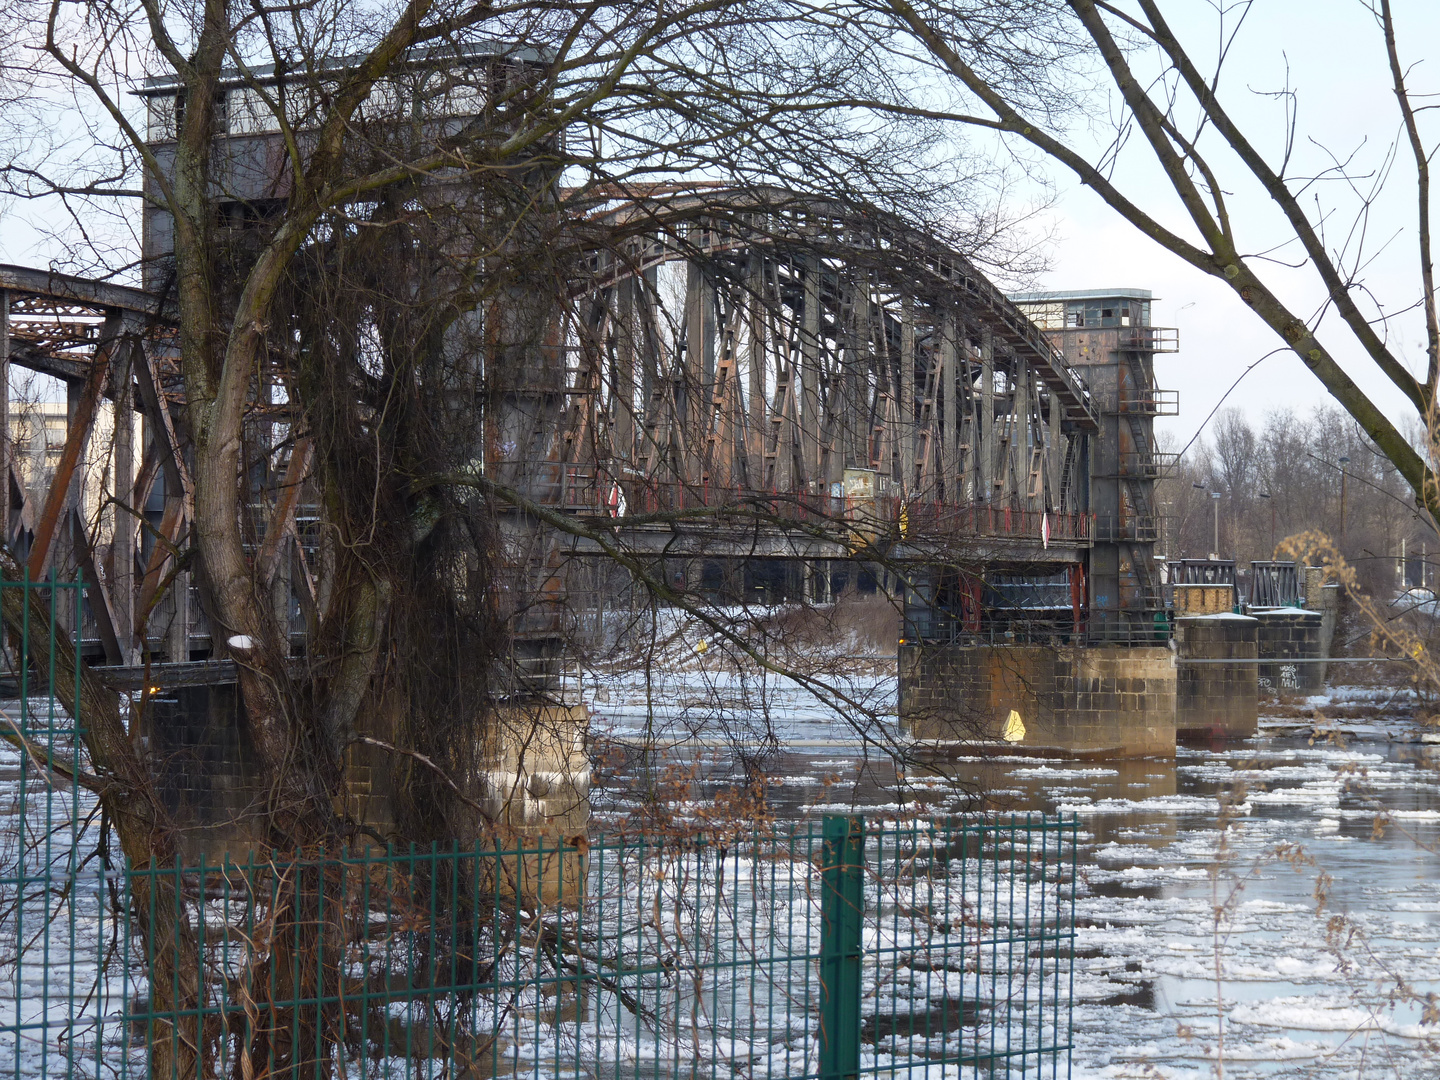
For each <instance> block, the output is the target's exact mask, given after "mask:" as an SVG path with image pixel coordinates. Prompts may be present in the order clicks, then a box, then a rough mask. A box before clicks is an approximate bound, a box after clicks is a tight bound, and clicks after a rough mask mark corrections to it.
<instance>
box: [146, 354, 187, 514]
mask: <svg viewBox="0 0 1440 1080" xmlns="http://www.w3.org/2000/svg"><path fill="white" fill-rule="evenodd" d="M132 367H133V369H134V371H135V387H136V389H137V390H138V391H139V392H140V407H141V410H142V411H143V412H144V414H145V418H146V419H147V420H149V421H150V423H151V425H152V428H151V430H152V431H153V432H154V436H153V437H154V438H155V441H156V443H157V444H159V445H160V447H161V449H162V450H163V451H164V453H163V454H162V455H161V459H160V464H161V467H162V468H164V470H165V491H166V493H167V494H173V495H180V496H182V497H183V499H184V502H185V518H186V520H187V521H189V520H193V519H194V517H195V484H194V482H193V481H192V480H191V479H190V470H189V469H188V468H186V467H185V459H184V457H183V456H182V455H181V453H180V440H179V439H178V438H177V437H176V435H175V422H174V420H173V419H172V418H171V416H170V407H169V406H168V405H166V404H165V395H164V394H163V393H161V391H160V383H159V380H158V379H156V377H155V369H154V368H153V367H152V366H151V364H150V357H149V356H147V355H146V354H145V350H144V349H143V348H140V349H136V350H135V355H134V357H133V358H132Z"/></svg>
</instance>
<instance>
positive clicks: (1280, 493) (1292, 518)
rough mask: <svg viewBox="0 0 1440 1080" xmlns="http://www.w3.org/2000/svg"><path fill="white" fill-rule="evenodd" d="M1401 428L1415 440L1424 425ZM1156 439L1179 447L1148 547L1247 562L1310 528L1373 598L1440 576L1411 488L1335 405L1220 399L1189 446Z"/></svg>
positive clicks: (1435, 547) (1437, 547)
mask: <svg viewBox="0 0 1440 1080" xmlns="http://www.w3.org/2000/svg"><path fill="white" fill-rule="evenodd" d="M1411 438H1412V441H1413V442H1414V443H1415V444H1416V445H1417V446H1423V445H1424V443H1425V437H1424V432H1423V431H1416V432H1415V433H1413V435H1412V436H1411ZM1162 448H1164V449H1169V450H1170V451H1171V452H1176V451H1181V450H1182V449H1183V453H1181V454H1180V458H1179V462H1178V464H1177V465H1176V467H1175V468H1174V469H1173V470H1172V471H1171V474H1170V475H1169V476H1167V477H1166V478H1165V479H1164V480H1162V481H1161V483H1160V485H1159V490H1158V492H1157V496H1158V497H1157V501H1158V503H1159V506H1160V510H1161V515H1162V516H1161V521H1162V530H1163V531H1162V535H1161V544H1160V546H1159V549H1158V550H1159V552H1160V553H1162V554H1163V555H1165V556H1166V557H1168V558H1172V559H1174V558H1201V559H1203V558H1206V557H1208V556H1209V555H1211V554H1212V553H1213V554H1215V555H1217V556H1218V557H1219V558H1222V559H1234V560H1235V561H1236V563H1237V564H1238V566H1239V567H1241V568H1245V567H1248V565H1249V563H1250V562H1251V561H1252V560H1263V559H1270V558H1272V557H1277V556H1276V555H1275V552H1276V547H1277V545H1278V544H1279V543H1280V542H1281V541H1283V540H1284V539H1285V538H1286V537H1287V536H1292V535H1294V534H1296V533H1302V532H1307V531H1312V530H1313V531H1319V532H1323V533H1324V534H1326V535H1327V536H1329V537H1330V538H1331V539H1332V540H1333V541H1334V542H1335V543H1336V545H1337V546H1338V547H1339V549H1340V551H1341V552H1342V553H1343V554H1344V555H1345V556H1346V558H1347V560H1348V561H1350V562H1351V563H1352V564H1353V565H1354V566H1355V568H1356V571H1357V573H1358V574H1359V575H1360V580H1361V583H1362V584H1363V586H1364V587H1365V589H1366V591H1367V592H1369V593H1370V594H1371V595H1374V596H1376V597H1388V596H1393V595H1394V594H1395V593H1396V592H1398V591H1401V590H1403V589H1405V588H1410V587H1421V586H1423V587H1426V588H1431V589H1433V588H1435V587H1436V583H1437V580H1440V573H1437V570H1440V540H1437V538H1436V536H1435V533H1434V531H1433V530H1432V529H1430V528H1428V527H1427V526H1426V525H1425V524H1424V523H1423V521H1422V520H1421V518H1420V516H1419V515H1418V514H1417V513H1416V512H1415V497H1414V493H1413V492H1412V491H1411V490H1410V487H1409V485H1408V484H1406V483H1405V481H1404V480H1403V479H1401V477H1400V475H1399V474H1398V473H1397V472H1396V470H1395V468H1394V466H1393V465H1391V464H1390V462H1389V461H1387V460H1386V459H1385V458H1384V457H1383V456H1382V455H1381V454H1380V453H1379V452H1378V451H1377V450H1376V449H1375V447H1374V445H1373V444H1372V443H1371V442H1370V441H1369V440H1368V439H1367V438H1366V437H1365V436H1364V434H1363V433H1362V432H1361V431H1360V429H1359V428H1358V427H1357V426H1356V424H1355V422H1354V421H1353V420H1352V419H1350V417H1348V416H1346V415H1345V414H1344V413H1342V412H1341V411H1340V410H1339V409H1336V408H1331V407H1325V406H1321V407H1317V408H1316V409H1314V410H1313V411H1312V412H1297V411H1295V410H1294V409H1274V410H1271V411H1269V412H1267V413H1265V414H1264V418H1263V420H1262V421H1261V422H1259V423H1252V422H1251V421H1250V420H1249V419H1247V417H1246V416H1245V414H1244V413H1242V412H1241V411H1240V410H1239V409H1235V408H1231V409H1226V410H1223V411H1221V412H1220V413H1218V414H1216V416H1215V418H1214V419H1213V420H1211V422H1210V423H1209V424H1208V425H1207V427H1206V429H1205V432H1204V433H1203V434H1202V436H1201V437H1200V438H1199V439H1197V440H1195V442H1194V443H1193V444H1192V445H1190V446H1189V447H1188V448H1182V447H1180V446H1178V445H1172V446H1170V447H1168V448H1167V447H1162ZM1215 495H1218V496H1219V497H1218V498H1215V497H1214V496H1215ZM1217 511H1218V521H1217ZM1217 524H1218V534H1219V535H1218V546H1217V537H1216V532H1217ZM1278 557H1282V558H1284V557H1287V556H1284V555H1283V554H1282V555H1280V556H1278Z"/></svg>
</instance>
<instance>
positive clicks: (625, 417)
mask: <svg viewBox="0 0 1440 1080" xmlns="http://www.w3.org/2000/svg"><path fill="white" fill-rule="evenodd" d="M637 287H638V283H637V282H636V280H635V279H634V278H633V277H624V278H621V279H620V283H619V284H618V285H617V286H616V287H615V292H616V297H615V307H616V312H615V365H616V368H615V381H614V383H613V384H612V385H613V387H614V395H615V400H614V401H613V402H611V407H612V408H613V409H614V414H615V427H614V432H615V434H614V443H613V447H614V454H615V456H616V457H618V458H619V459H620V460H621V461H633V460H634V458H635V356H636V351H637V349H636V335H637V332H638V323H639V320H638V319H636V318H635V291H636V288H637Z"/></svg>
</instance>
